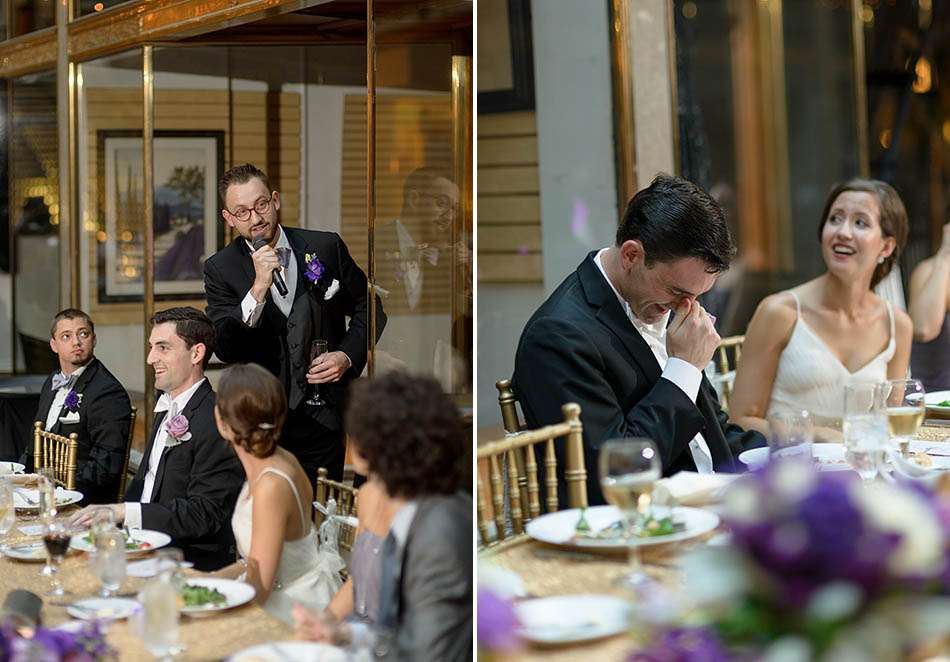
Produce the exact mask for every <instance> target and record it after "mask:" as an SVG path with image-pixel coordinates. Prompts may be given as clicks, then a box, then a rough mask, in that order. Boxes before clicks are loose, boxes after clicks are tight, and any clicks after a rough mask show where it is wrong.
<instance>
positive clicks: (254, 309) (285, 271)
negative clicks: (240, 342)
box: [241, 225, 297, 326]
mask: <svg viewBox="0 0 950 662" xmlns="http://www.w3.org/2000/svg"><path fill="white" fill-rule="evenodd" d="M277 232H278V234H279V237H278V239H277V244H276V245H275V246H274V249H275V250H276V249H278V248H286V249H287V250H288V251H290V260H288V262H287V266H286V267H281V269H280V273H281V275H282V276H283V277H284V283H285V284H286V285H287V296H285V297H284V296H281V295H280V292H278V291H277V286H276V285H274V284H273V283H271V286H270V295H271V298H272V299H273V300H274V303H275V304H277V307H278V308H280V312H282V313H283V314H284V317H290V309H291V308H292V307H293V305H294V294H295V293H296V291H297V258H296V257H295V256H294V253H293V249H291V247H290V242H289V241H288V240H287V235H286V234H284V228H282V227H280V226H279V225H278V226H277ZM245 242H247V246H248V248H249V249H250V250H251V252H252V253H253V252H254V247H253V246H252V245H251V242H249V241H247V240H246V239H245ZM263 310H264V302H260V303H258V301H257V299H255V298H254V297H253V295H251V292H250V290H248V292H247V294H246V295H244V299H243V301H241V314H242V316H243V318H244V323H245V324H247V325H248V326H257V323H258V322H260V320H261V313H262V312H263Z"/></svg>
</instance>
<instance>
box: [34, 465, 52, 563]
mask: <svg viewBox="0 0 950 662" xmlns="http://www.w3.org/2000/svg"><path fill="white" fill-rule="evenodd" d="M36 473H37V474H38V475H39V479H38V480H37V483H36V493H37V498H38V500H39V505H38V506H37V510H38V514H39V517H40V521H41V522H42V523H43V525H44V526H47V525H49V523H50V522H52V521H53V520H54V519H55V518H56V513H57V511H56V476H55V473H54V471H53V468H52V467H42V468H40V469H37V470H36ZM55 572H56V569H55V568H54V567H53V564H52V562H51V561H50V557H49V555H48V554H47V556H46V564H45V565H44V566H43V568H42V569H41V570H40V574H41V575H43V576H44V577H52V576H53V573H55Z"/></svg>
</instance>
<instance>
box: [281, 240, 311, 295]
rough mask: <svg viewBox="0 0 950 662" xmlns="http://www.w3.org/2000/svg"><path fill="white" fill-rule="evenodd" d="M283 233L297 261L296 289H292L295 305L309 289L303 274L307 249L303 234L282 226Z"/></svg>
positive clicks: (305, 269) (308, 282)
mask: <svg viewBox="0 0 950 662" xmlns="http://www.w3.org/2000/svg"><path fill="white" fill-rule="evenodd" d="M284 234H285V235H287V242H288V243H289V244H290V249H291V251H293V255H294V260H296V261H297V289H296V290H295V291H294V305H297V300H298V299H299V298H300V297H302V296H304V295H305V294H307V293H308V292H309V291H310V281H309V280H307V277H306V276H305V275H304V273H305V272H306V271H307V261H306V257H307V253H308V252H309V250H308V247H307V244H306V242H305V241H304V239H303V236H301V235H299V234H297V233H296V232H290V231H288V230H287V228H284Z"/></svg>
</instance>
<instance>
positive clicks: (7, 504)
mask: <svg viewBox="0 0 950 662" xmlns="http://www.w3.org/2000/svg"><path fill="white" fill-rule="evenodd" d="M15 522H16V509H15V507H14V505H13V483H12V482H11V481H10V479H9V478H8V477H6V476H3V477H0V536H2V537H3V538H4V539H5V538H6V537H7V534H8V533H10V529H12V528H13V524H14V523H15ZM2 546H3V545H0V547H2Z"/></svg>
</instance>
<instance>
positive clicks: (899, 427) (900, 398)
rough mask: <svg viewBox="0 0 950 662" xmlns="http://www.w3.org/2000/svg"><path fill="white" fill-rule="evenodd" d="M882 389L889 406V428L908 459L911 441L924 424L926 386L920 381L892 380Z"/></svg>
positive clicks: (885, 383) (902, 453)
mask: <svg viewBox="0 0 950 662" xmlns="http://www.w3.org/2000/svg"><path fill="white" fill-rule="evenodd" d="M881 387H882V388H883V389H884V392H885V393H884V397H885V399H886V405H887V427H888V429H889V430H890V433H891V437H892V438H893V439H896V440H897V443H898V446H899V447H900V451H901V455H903V456H905V457H906V456H907V455H908V450H909V448H910V440H911V439H913V438H914V436H915V435H916V434H917V430H919V429H920V426H921V425H922V424H923V422H924V414H925V413H926V411H927V403H926V402H925V401H924V396H925V395H926V392H925V391H924V385H923V384H921V383H920V380H918V379H892V380H890V381H888V382H884V383H883V384H882V385H881Z"/></svg>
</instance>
